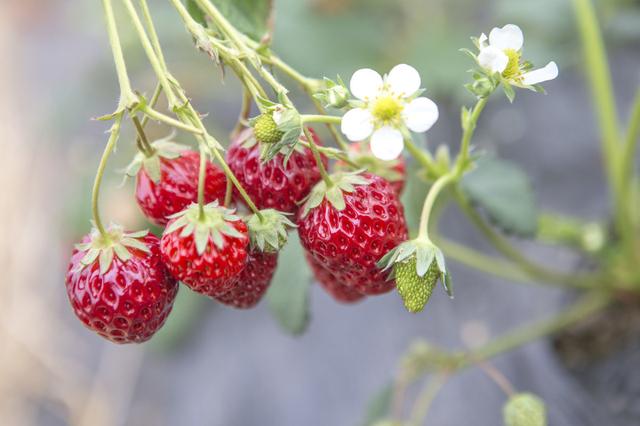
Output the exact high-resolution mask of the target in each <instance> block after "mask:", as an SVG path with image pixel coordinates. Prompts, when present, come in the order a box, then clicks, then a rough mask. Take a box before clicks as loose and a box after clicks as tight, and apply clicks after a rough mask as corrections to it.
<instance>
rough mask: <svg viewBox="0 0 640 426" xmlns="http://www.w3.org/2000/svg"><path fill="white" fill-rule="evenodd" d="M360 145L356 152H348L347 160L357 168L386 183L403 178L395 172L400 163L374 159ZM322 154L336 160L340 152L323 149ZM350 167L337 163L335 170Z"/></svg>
mask: <svg viewBox="0 0 640 426" xmlns="http://www.w3.org/2000/svg"><path fill="white" fill-rule="evenodd" d="M361 144H362V145H361V146H360V148H359V149H358V150H357V151H353V152H349V159H350V160H351V161H352V162H353V163H355V164H356V165H357V166H358V168H360V169H362V170H367V171H368V172H370V173H373V174H374V175H377V176H380V177H381V178H384V179H385V180H387V181H388V182H398V181H400V180H402V179H403V178H404V176H403V175H402V173H400V172H399V171H397V170H396V169H395V167H396V166H397V165H398V164H399V163H400V160H399V159H397V160H390V161H385V160H380V159H379V158H376V157H375V156H374V155H373V154H372V153H371V150H370V149H369V147H368V146H366V145H364V144H365V143H364V142H362V143H361ZM324 151H325V152H324V154H325V155H326V156H327V157H330V158H338V157H337V156H336V154H339V153H340V152H342V151H340V150H334V149H327V148H325V149H324ZM349 169H350V167H349V166H348V165H347V164H346V163H338V164H337V166H336V170H349Z"/></svg>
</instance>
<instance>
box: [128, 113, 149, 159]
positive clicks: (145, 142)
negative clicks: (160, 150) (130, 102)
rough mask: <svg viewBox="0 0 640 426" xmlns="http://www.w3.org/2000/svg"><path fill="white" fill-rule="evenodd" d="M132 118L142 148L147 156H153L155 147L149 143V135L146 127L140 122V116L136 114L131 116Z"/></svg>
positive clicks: (137, 139) (137, 140)
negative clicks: (145, 129)
mask: <svg viewBox="0 0 640 426" xmlns="http://www.w3.org/2000/svg"><path fill="white" fill-rule="evenodd" d="M131 120H132V121H133V124H134V126H135V128H136V133H137V136H136V142H139V148H140V150H141V151H142V153H143V154H144V155H145V156H147V157H150V156H152V155H153V147H152V146H151V144H150V143H149V140H148V139H147V135H146V133H145V131H144V127H143V126H142V123H141V122H140V120H139V119H138V117H137V116H135V115H133V116H132V117H131Z"/></svg>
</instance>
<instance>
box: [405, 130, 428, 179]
mask: <svg viewBox="0 0 640 426" xmlns="http://www.w3.org/2000/svg"><path fill="white" fill-rule="evenodd" d="M404 146H406V147H407V151H409V154H411V155H412V156H413V158H415V159H416V161H417V162H418V163H420V164H421V165H422V167H424V168H425V169H426V170H427V171H430V170H434V167H435V165H434V162H433V158H431V155H430V154H429V153H428V152H426V151H424V150H422V149H420V148H418V147H417V146H416V145H415V144H414V143H413V140H412V139H411V138H410V137H405V139H404Z"/></svg>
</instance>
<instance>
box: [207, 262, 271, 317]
mask: <svg viewBox="0 0 640 426" xmlns="http://www.w3.org/2000/svg"><path fill="white" fill-rule="evenodd" d="M277 266H278V254H277V253H264V252H260V251H250V252H249V255H248V256H247V266H245V268H244V269H243V270H242V272H241V273H240V278H239V279H238V283H237V284H236V286H235V287H234V288H232V289H231V290H230V291H228V292H227V293H224V294H223V295H221V296H217V297H216V300H218V301H219V302H220V303H223V304H225V305H229V306H233V307H234V308H238V309H249V308H253V307H254V306H255V305H257V304H258V302H259V301H260V300H261V299H262V296H264V294H265V293H266V292H267V288H269V284H271V279H272V278H273V274H274V273H275V272H276V267H277Z"/></svg>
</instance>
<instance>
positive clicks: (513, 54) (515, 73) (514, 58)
mask: <svg viewBox="0 0 640 426" xmlns="http://www.w3.org/2000/svg"><path fill="white" fill-rule="evenodd" d="M504 53H505V54H506V55H507V57H508V58H509V62H508V63H507V67H506V68H505V69H504V71H503V72H502V76H503V77H504V78H506V79H511V80H513V79H516V78H518V77H519V76H520V74H521V70H520V52H518V51H517V50H513V49H505V51H504Z"/></svg>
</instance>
